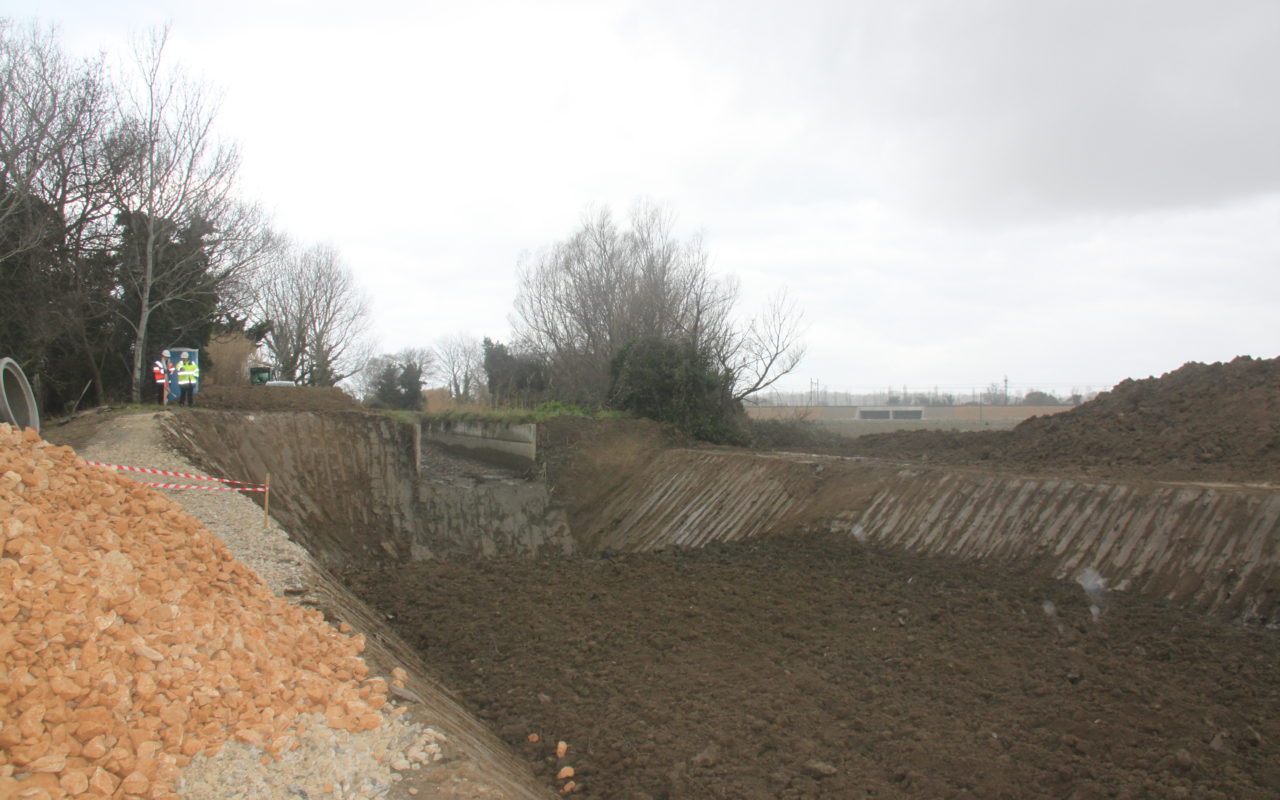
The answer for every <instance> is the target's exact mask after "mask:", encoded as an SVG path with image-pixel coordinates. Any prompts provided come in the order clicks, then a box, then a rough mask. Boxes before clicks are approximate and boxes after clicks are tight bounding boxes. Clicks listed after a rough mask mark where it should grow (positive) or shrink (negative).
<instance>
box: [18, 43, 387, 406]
mask: <svg viewBox="0 0 1280 800" xmlns="http://www.w3.org/2000/svg"><path fill="white" fill-rule="evenodd" d="M167 43H168V31H167V29H158V30H155V31H152V32H150V33H148V34H145V35H142V36H139V37H136V38H135V40H134V42H133V45H132V48H131V52H130V58H129V59H128V62H127V67H126V68H125V69H123V70H121V71H120V74H118V75H113V74H112V73H111V71H110V70H108V68H107V66H106V59H105V57H103V56H98V57H96V58H92V59H82V60H77V59H73V58H71V57H69V56H68V55H67V54H66V53H64V52H63V51H62V49H61V47H60V45H59V43H58V41H57V37H56V35H55V32H54V31H53V30H52V29H51V28H47V27H42V26H40V25H38V24H35V23H31V24H27V25H23V24H19V23H17V22H14V21H12V20H0V354H2V355H5V356H8V357H12V358H14V359H15V360H17V361H18V363H19V364H20V365H21V366H22V368H23V370H24V372H26V373H27V374H28V375H29V376H31V377H32V378H33V382H34V383H35V388H36V390H37V392H38V394H39V400H40V403H41V405H42V406H43V407H44V408H45V409H46V410H51V411H55V412H58V411H64V410H66V408H67V407H69V406H71V405H72V404H78V403H80V402H87V403H103V402H108V401H112V400H119V399H124V398H128V399H130V400H132V401H133V402H138V401H139V400H140V399H141V397H142V393H143V387H144V386H146V385H147V384H148V383H149V382H150V381H151V380H152V378H151V374H150V368H149V361H150V359H152V358H155V357H156V356H158V355H159V353H160V352H161V351H162V350H164V349H166V348H172V347H193V348H203V347H204V345H205V344H206V343H207V342H208V341H209V339H210V338H211V337H212V336H214V335H217V334H220V333H244V334H247V335H249V336H250V337H251V338H252V339H253V340H254V341H255V342H260V343H262V344H263V346H264V348H265V349H266V352H267V353H268V355H269V358H270V360H271V361H273V362H274V363H275V365H276V367H277V372H278V373H279V374H280V375H281V376H282V377H284V378H286V379H289V380H297V381H299V382H303V383H310V384H315V385H332V384H335V383H337V382H339V381H341V380H343V379H345V378H347V377H349V376H350V375H351V374H353V373H355V372H356V371H357V370H359V369H360V368H361V367H362V366H363V363H364V359H365V357H366V356H367V352H365V351H363V350H362V349H361V347H362V345H361V342H362V341H363V339H362V336H361V335H360V334H362V332H363V330H364V327H365V324H366V323H365V319H366V316H367V314H366V309H365V306H364V301H363V299H362V298H361V296H360V295H359V293H358V291H357V290H356V288H355V285H354V279H353V278H352V275H351V272H350V270H349V269H348V268H347V267H346V266H345V265H343V264H342V263H341V259H340V257H339V256H338V254H337V253H336V252H335V251H334V250H333V249H332V248H329V247H326V246H320V245H317V246H310V247H308V246H304V245H299V244H296V243H293V242H290V241H289V240H288V239H287V238H286V237H284V236H283V235H281V234H280V233H279V232H277V231H275V230H273V229H272V228H271V226H270V224H269V220H267V218H266V216H265V215H264V214H263V213H262V211H261V209H260V208H259V207H258V206H257V205H255V204H253V203H249V202H247V201H245V200H243V199H242V198H241V197H239V196H238V194H237V193H236V180H237V173H238V170H239V166H240V151H239V148H238V146H237V145H236V144H235V143H234V142H231V141H228V140H225V139H223V138H221V137H219V136H218V134H217V132H216V130H215V127H214V121H215V118H216V114H217V101H216V96H215V94H214V92H212V91H211V90H210V89H209V87H207V86H204V85H202V84H200V83H197V82H195V81H192V80H190V79H189V78H187V77H186V76H185V75H184V74H183V73H182V72H181V71H180V70H179V69H177V68H174V67H171V66H170V65H169V63H168V60H167V58H166V55H165V51H166V46H167Z"/></svg>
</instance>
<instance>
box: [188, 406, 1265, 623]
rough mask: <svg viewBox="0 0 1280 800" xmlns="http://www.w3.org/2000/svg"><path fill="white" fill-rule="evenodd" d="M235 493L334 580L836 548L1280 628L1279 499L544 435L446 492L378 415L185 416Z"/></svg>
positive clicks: (635, 437) (615, 429)
mask: <svg viewBox="0 0 1280 800" xmlns="http://www.w3.org/2000/svg"><path fill="white" fill-rule="evenodd" d="M173 427H174V431H175V434H176V435H177V436H178V438H180V439H182V440H184V441H186V442H188V443H190V444H191V445H193V446H194V447H195V448H196V449H197V450H199V451H200V452H202V453H204V455H205V458H206V460H207V461H209V462H210V464H211V466H216V467H217V468H219V469H221V470H222V472H223V473H224V474H227V475H229V476H233V477H241V476H244V477H245V479H247V480H259V479H261V477H262V475H263V473H265V472H266V471H270V472H271V473H272V485H273V492H272V501H271V502H272V510H273V514H276V515H277V516H279V517H280V519H281V521H282V522H285V523H286V526H287V527H288V528H289V529H291V530H294V531H301V532H305V535H306V536H307V537H308V538H309V540H310V541H308V542H306V544H308V546H309V547H310V548H311V549H312V550H313V551H314V552H316V553H317V554H318V555H319V556H320V557H321V559H322V560H326V561H328V562H329V563H349V562H350V561H351V560H361V559H363V560H366V561H377V560H379V559H384V558H386V557H388V556H390V557H397V558H424V557H428V556H430V555H433V554H435V553H440V552H462V553H474V554H494V553H535V552H545V551H548V550H550V551H553V552H560V553H569V552H587V553H595V552H602V551H606V550H613V551H620V552H639V551H651V550H659V549H663V548H667V547H672V546H691V547H697V546H701V545H704V544H707V543H708V542H712V541H733V540H738V539H743V538H747V537H751V536H757V535H762V534H767V533H770V532H774V531H794V530H840V531H847V532H849V534H850V535H853V536H857V537H858V538H861V539H867V540H870V541H876V542H880V543H883V544H886V545H889V546H893V547H900V548H904V549H909V550H913V551H917V552H921V553H933V554H940V555H949V556H954V557H957V558H963V559H968V560H979V561H983V562H986V563H990V564H991V565H992V568H993V569H1010V568H1016V569H1031V570H1035V571H1037V572H1039V573H1041V574H1046V575H1054V576H1057V577H1062V578H1074V577H1076V576H1077V575H1078V574H1079V572H1080V571H1081V570H1083V569H1084V568H1085V567H1092V568H1094V569H1096V570H1098V571H1099V572H1100V573H1101V574H1102V575H1103V577H1104V578H1105V579H1106V580H1107V583H1108V585H1109V586H1112V587H1116V588H1120V589H1124V590H1127V591H1132V592H1136V593H1140V594H1144V595H1149V596H1154V597H1160V598H1164V599H1168V600H1171V601H1173V602H1175V603H1177V604H1180V605H1184V606H1187V607H1192V608H1196V609H1200V610H1204V611H1210V612H1214V613H1218V614H1222V615H1224V616H1228V617H1232V618H1236V619H1245V620H1251V621H1257V622H1263V623H1272V624H1273V623H1276V622H1280V569H1278V567H1277V565H1278V564H1280V491H1277V490H1275V489H1268V488H1259V487H1245V486H1230V485H1214V486H1209V485H1196V484H1171V483H1159V482H1150V481H1147V482H1132V483H1115V482H1112V483H1105V482H1088V481H1080V480H1066V479H1056V478H1042V477H1037V478H1024V477H1018V476H1011V475H1007V474H998V473H992V472H986V471H981V470H973V469H960V468H916V467H912V468H905V467H902V466H901V465H895V464H890V463H885V462H876V461H871V460H865V459H849V458H836V457H819V456H801V455H795V454H760V453H750V452H743V451H723V450H707V449H684V448H678V447H677V448H673V447H670V446H666V445H664V444H662V443H661V442H658V441H655V439H654V438H653V437H652V436H646V435H641V434H640V433H638V431H643V430H644V428H643V426H639V427H637V426H630V425H628V424H626V423H619V422H617V421H613V422H606V423H603V424H601V425H599V426H596V429H594V430H593V431H592V433H591V435H590V436H588V437H585V438H581V439H577V440H574V441H573V442H572V443H571V444H567V443H565V442H562V441H557V436H555V435H552V436H546V435H543V436H542V437H541V440H547V441H541V440H540V448H541V449H543V450H545V451H546V454H547V455H546V461H545V462H543V463H544V464H545V465H546V467H547V469H546V480H545V481H544V480H542V479H538V480H523V479H517V478H514V477H511V476H502V475H485V474H484V472H483V470H481V471H480V472H478V473H476V474H472V475H461V476H460V475H437V474H435V473H434V472H433V468H432V464H431V463H430V460H429V459H427V458H424V456H423V453H422V451H421V449H420V445H419V442H418V437H419V436H420V431H418V430H417V429H416V428H415V427H414V426H411V425H404V424H400V423H396V422H394V421H391V420H388V419H386V418H381V417H376V416H369V415H362V414H338V415H334V414H328V415H316V414H302V413H300V414H288V413H279V414H254V415H246V414H234V413H224V412H204V413H196V414H182V415H175V420H174V423H173Z"/></svg>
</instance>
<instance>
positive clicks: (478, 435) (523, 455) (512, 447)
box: [422, 421, 538, 469]
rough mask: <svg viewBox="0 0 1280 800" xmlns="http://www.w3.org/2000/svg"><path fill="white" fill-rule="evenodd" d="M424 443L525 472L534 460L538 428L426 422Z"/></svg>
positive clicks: (514, 425) (493, 423) (536, 453)
mask: <svg viewBox="0 0 1280 800" xmlns="http://www.w3.org/2000/svg"><path fill="white" fill-rule="evenodd" d="M422 436H423V438H424V439H425V440H426V441H430V442H435V443H437V444H440V445H443V446H445V447H447V448H449V449H451V450H453V451H454V452H459V453H462V454H464V455H466V456H468V457H470V458H476V459H479V460H481V461H487V462H489V463H494V464H498V465H500V466H504V467H512V468H515V469H525V468H528V467H532V466H533V465H534V463H536V461H537V458H538V426H537V425H535V424H532V423H528V424H507V423H500V422H438V421H432V422H428V423H427V424H425V425H424V426H423V427H422Z"/></svg>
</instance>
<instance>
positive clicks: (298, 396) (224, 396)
mask: <svg viewBox="0 0 1280 800" xmlns="http://www.w3.org/2000/svg"><path fill="white" fill-rule="evenodd" d="M195 404H196V405H197V406H200V407H201V408H216V409H219V410H223V411H227V410H233V411H350V410H352V409H354V408H356V401H355V399H354V398H352V397H351V395H349V394H347V393H346V392H344V391H342V390H341V389H339V388H338V387H336V386H202V387H200V391H199V393H197V394H196V397H195Z"/></svg>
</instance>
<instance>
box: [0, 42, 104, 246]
mask: <svg viewBox="0 0 1280 800" xmlns="http://www.w3.org/2000/svg"><path fill="white" fill-rule="evenodd" d="M108 88H109V87H108V85H107V83H106V78H105V74H104V71H103V65H102V61H101V59H99V60H96V61H90V62H85V63H84V64H80V65H75V64H72V63H70V62H69V61H68V60H67V58H66V57H65V56H64V55H63V54H62V52H61V50H60V49H59V47H58V45H57V43H56V41H55V40H54V37H53V33H52V31H51V30H48V29H41V28H39V27H37V26H35V25H34V24H32V25H31V26H30V27H27V28H24V29H19V28H18V27H17V26H16V25H15V24H14V23H13V22H11V21H9V20H4V19H0V226H3V227H5V228H6V229H8V230H9V231H10V232H11V233H18V235H10V236H6V237H5V240H4V242H3V245H2V246H0V260H4V259H5V258H8V257H11V256H13V255H15V254H17V253H18V252H21V251H22V250H23V249H25V248H28V247H32V246H38V245H39V243H40V242H42V241H45V240H46V239H47V238H48V237H49V235H51V234H53V235H56V236H58V238H59V239H65V237H66V235H67V234H69V233H82V232H83V231H84V229H85V225H84V224H83V222H84V221H85V220H89V219H100V218H102V217H103V216H104V213H103V209H104V208H106V207H107V202H106V198H105V196H104V193H103V192H101V191H100V188H101V187H100V186H99V183H100V180H101V174H100V169H99V168H98V165H99V164H98V161H99V160H98V154H99V152H100V147H99V146H98V145H99V141H100V139H101V137H102V134H103V131H104V125H105V123H106V112H107V100H108ZM32 203H39V204H42V205H44V206H45V207H46V208H48V210H49V211H51V212H53V213H50V214H46V215H32V214H31V213H30V212H31V210H32V209H31V204H32ZM16 215H23V216H24V218H25V219H24V222H26V223H27V224H25V225H22V226H13V225H11V224H9V223H11V222H12V221H13V220H14V217H15V216H16ZM31 223H43V224H31ZM78 223H79V224H78ZM19 229H20V233H19Z"/></svg>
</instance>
